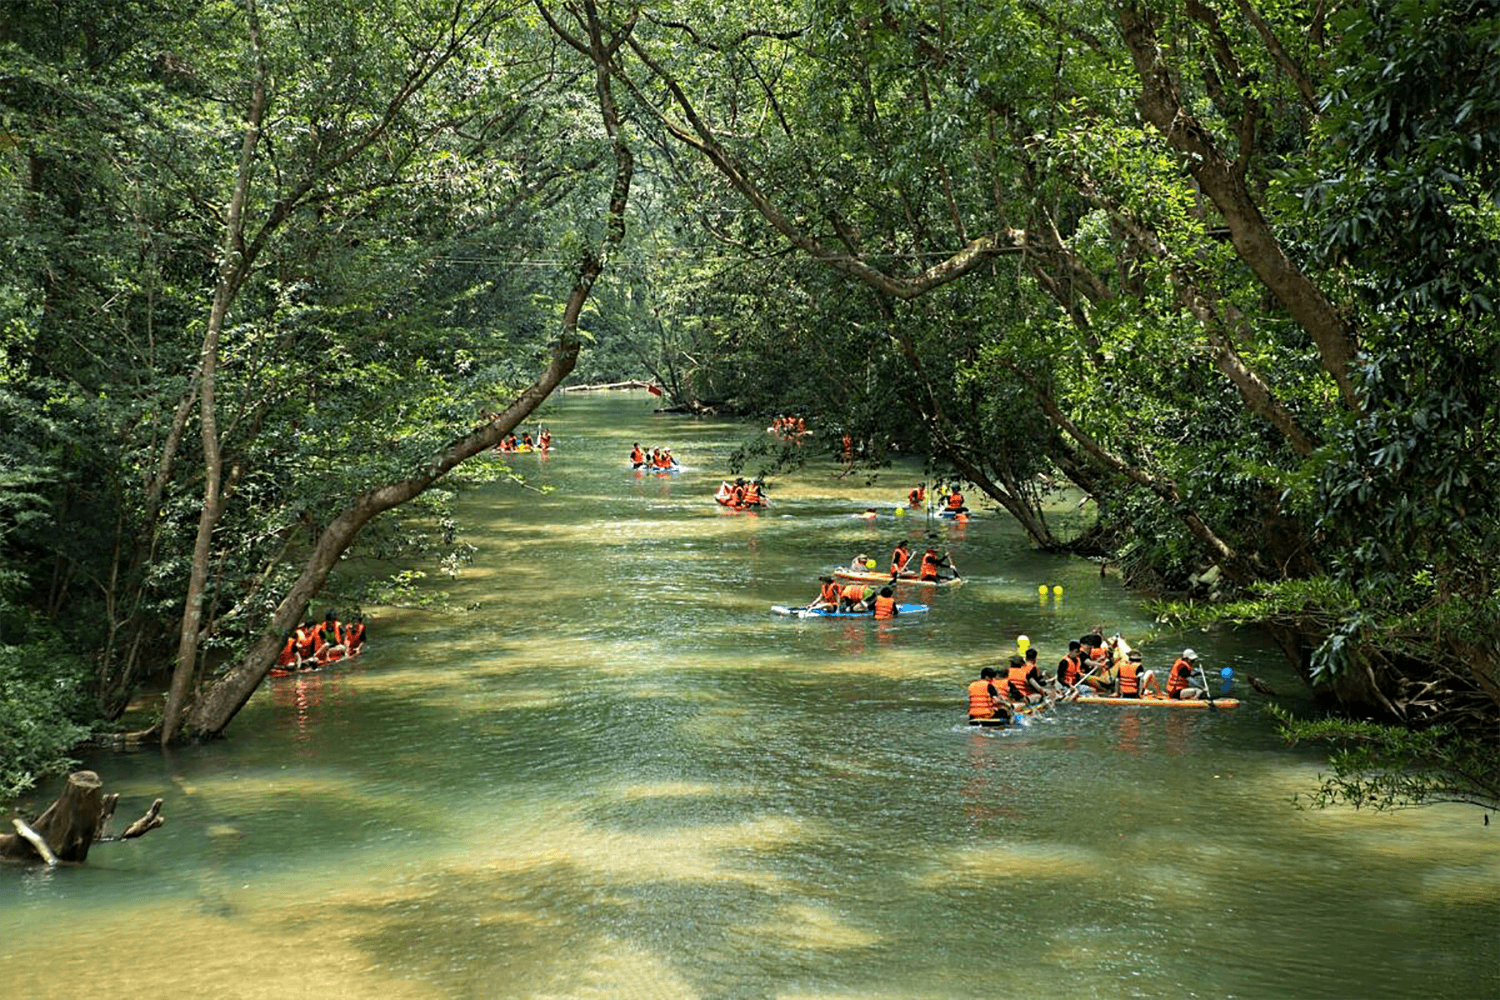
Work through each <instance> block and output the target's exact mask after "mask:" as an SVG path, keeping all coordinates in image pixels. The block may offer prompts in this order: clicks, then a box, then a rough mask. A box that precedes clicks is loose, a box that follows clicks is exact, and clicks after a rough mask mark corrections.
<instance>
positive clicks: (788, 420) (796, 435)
mask: <svg viewBox="0 0 1500 1000" xmlns="http://www.w3.org/2000/svg"><path fill="white" fill-rule="evenodd" d="M766 430H767V431H769V432H770V433H772V434H774V435H776V436H777V437H779V438H781V440H783V441H796V440H799V439H800V438H802V437H805V436H806V435H807V421H806V420H803V419H802V418H801V417H781V416H778V417H776V418H775V419H774V420H772V421H771V426H770V427H767V428H766Z"/></svg>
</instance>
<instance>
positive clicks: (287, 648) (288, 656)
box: [276, 636, 297, 667]
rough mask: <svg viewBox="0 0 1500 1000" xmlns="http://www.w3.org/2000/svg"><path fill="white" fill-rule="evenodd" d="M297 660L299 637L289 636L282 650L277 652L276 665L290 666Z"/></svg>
mask: <svg viewBox="0 0 1500 1000" xmlns="http://www.w3.org/2000/svg"><path fill="white" fill-rule="evenodd" d="M296 662H297V637H296V636H288V637H287V640H286V645H284V646H282V647H281V652H280V653H278V654H276V665H277V666H278V667H289V666H291V665H293V664H294V663H296Z"/></svg>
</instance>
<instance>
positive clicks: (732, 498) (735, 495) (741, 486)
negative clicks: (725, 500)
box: [729, 476, 745, 507]
mask: <svg viewBox="0 0 1500 1000" xmlns="http://www.w3.org/2000/svg"><path fill="white" fill-rule="evenodd" d="M729 502H730V504H731V505H733V506H735V507H743V506H744V505H745V479H744V477H743V476H741V477H740V478H739V479H736V480H735V481H734V488H733V489H731V490H730V491H729Z"/></svg>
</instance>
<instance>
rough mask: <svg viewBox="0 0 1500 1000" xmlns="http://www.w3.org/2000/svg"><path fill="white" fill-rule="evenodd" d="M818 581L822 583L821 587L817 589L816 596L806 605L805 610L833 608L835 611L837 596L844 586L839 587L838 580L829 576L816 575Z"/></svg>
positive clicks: (837, 602) (837, 601)
mask: <svg viewBox="0 0 1500 1000" xmlns="http://www.w3.org/2000/svg"><path fill="white" fill-rule="evenodd" d="M818 583H820V584H822V589H821V590H819V591H818V596H817V597H816V598H815V599H814V600H813V602H812V603H811V604H809V605H808V606H807V610H809V611H817V610H818V609H820V608H833V609H834V610H835V611H837V610H838V606H839V596H840V595H841V594H842V593H843V589H844V588H842V587H840V586H839V584H838V581H836V580H834V578H833V577H831V576H820V577H818Z"/></svg>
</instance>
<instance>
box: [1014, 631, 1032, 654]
mask: <svg viewBox="0 0 1500 1000" xmlns="http://www.w3.org/2000/svg"><path fill="white" fill-rule="evenodd" d="M1029 645H1031V640H1030V639H1028V638H1027V637H1026V636H1024V635H1018V636H1016V648H1017V649H1019V650H1020V651H1021V652H1023V653H1024V652H1026V647H1027V646H1029Z"/></svg>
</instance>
